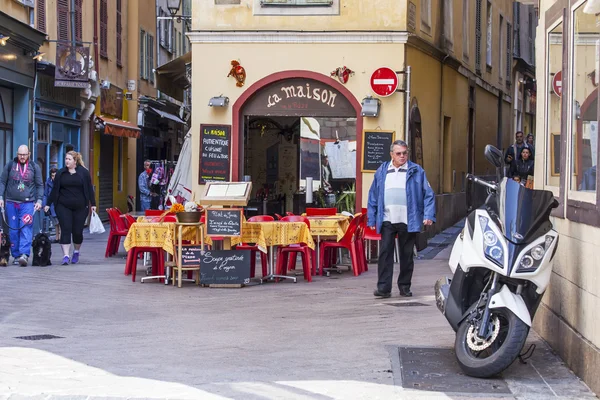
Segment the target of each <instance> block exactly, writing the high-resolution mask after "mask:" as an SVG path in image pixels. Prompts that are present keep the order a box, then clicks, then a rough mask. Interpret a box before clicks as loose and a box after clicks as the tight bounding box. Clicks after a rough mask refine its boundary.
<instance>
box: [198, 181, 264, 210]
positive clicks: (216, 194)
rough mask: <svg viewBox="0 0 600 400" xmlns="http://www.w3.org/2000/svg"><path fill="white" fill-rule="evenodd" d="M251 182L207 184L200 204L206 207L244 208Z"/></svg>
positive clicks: (248, 196)
mask: <svg viewBox="0 0 600 400" xmlns="http://www.w3.org/2000/svg"><path fill="white" fill-rule="evenodd" d="M251 192H252V182H208V183H206V186H205V187H204V194H203V195H202V198H201V199H200V204H202V205H206V206H245V205H247V204H248V199H249V198H250V193H251Z"/></svg>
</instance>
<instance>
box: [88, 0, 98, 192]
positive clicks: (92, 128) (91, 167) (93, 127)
mask: <svg viewBox="0 0 600 400" xmlns="http://www.w3.org/2000/svg"><path fill="white" fill-rule="evenodd" d="M94 68H95V69H96V79H98V80H99V79H100V60H99V58H98V0H94ZM95 108H96V106H95V105H93V108H91V113H90V117H91V116H92V114H93V112H94V109H95ZM89 124H90V132H89V142H90V143H89V147H90V152H89V155H88V157H89V160H90V161H89V163H88V166H89V170H90V175H91V176H92V179H93V176H94V131H95V130H96V125H95V124H94V119H93V118H90V119H89ZM96 192H97V191H96Z"/></svg>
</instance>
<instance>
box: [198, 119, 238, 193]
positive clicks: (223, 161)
mask: <svg viewBox="0 0 600 400" xmlns="http://www.w3.org/2000/svg"><path fill="white" fill-rule="evenodd" d="M230 148H231V125H205V124H202V125H200V170H199V173H198V183H200V184H203V183H206V182H227V181H229V162H230V157H229V152H230Z"/></svg>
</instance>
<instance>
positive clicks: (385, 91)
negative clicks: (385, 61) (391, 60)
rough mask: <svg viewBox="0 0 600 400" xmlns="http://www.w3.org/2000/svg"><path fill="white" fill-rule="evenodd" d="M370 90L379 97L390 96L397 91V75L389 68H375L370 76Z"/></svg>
mask: <svg viewBox="0 0 600 400" xmlns="http://www.w3.org/2000/svg"><path fill="white" fill-rule="evenodd" d="M371 89H372V90H373V92H375V93H376V94H378V95H379V96H382V97H387V96H391V95H392V94H394V93H395V92H396V89H398V75H397V74H396V72H395V71H394V70H393V69H391V68H388V67H381V68H377V69H376V70H375V72H373V74H372V75H371Z"/></svg>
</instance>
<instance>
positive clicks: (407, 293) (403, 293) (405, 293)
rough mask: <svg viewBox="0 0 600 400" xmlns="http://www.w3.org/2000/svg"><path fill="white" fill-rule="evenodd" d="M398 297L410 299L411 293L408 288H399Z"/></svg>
mask: <svg viewBox="0 0 600 400" xmlns="http://www.w3.org/2000/svg"><path fill="white" fill-rule="evenodd" d="M399 289H400V296H402V297H412V292H411V291H410V289H409V288H408V287H400V288H399Z"/></svg>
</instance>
